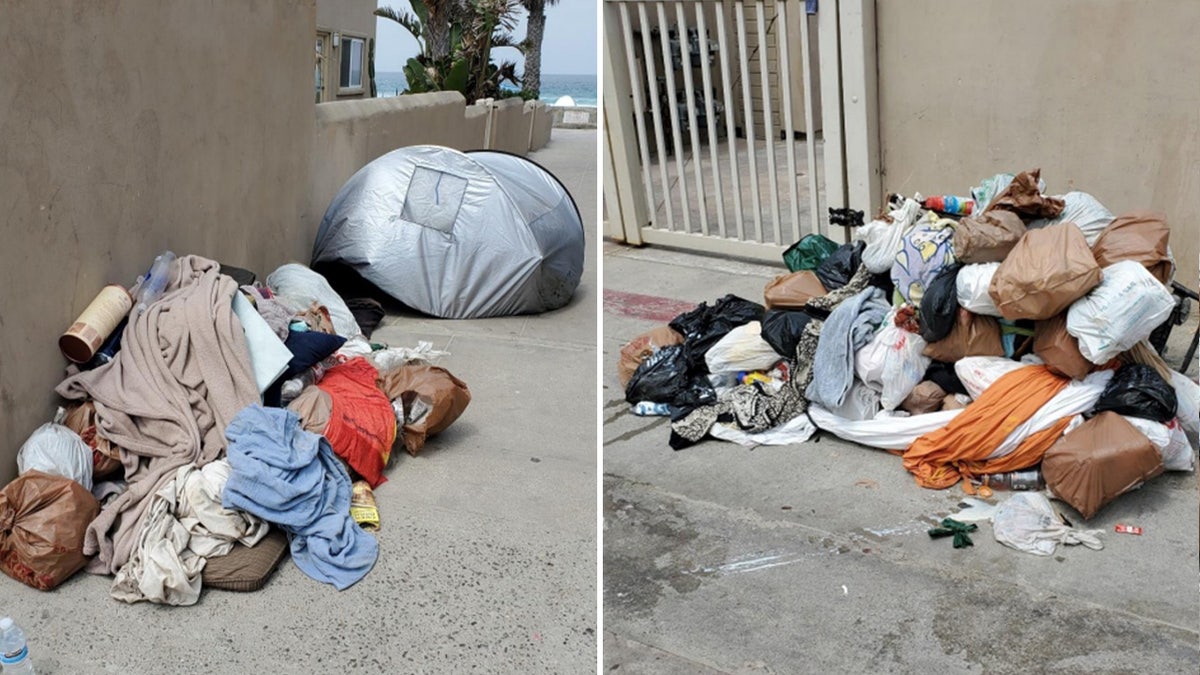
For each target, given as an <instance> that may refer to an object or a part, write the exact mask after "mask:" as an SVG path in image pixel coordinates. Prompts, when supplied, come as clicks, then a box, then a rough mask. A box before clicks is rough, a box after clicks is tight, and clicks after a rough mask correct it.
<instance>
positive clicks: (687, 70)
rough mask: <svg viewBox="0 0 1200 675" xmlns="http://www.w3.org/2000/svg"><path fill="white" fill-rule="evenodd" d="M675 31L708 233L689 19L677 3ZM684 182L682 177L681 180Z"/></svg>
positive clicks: (702, 225) (702, 215) (694, 168)
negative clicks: (689, 37)
mask: <svg viewBox="0 0 1200 675" xmlns="http://www.w3.org/2000/svg"><path fill="white" fill-rule="evenodd" d="M675 23H676V26H675V31H676V32H677V33H678V34H679V60H680V62H681V63H682V65H683V95H684V98H686V99H687V115H688V136H689V137H690V138H691V140H692V146H691V157H692V175H693V177H695V179H696V196H697V198H698V199H699V200H700V232H701V233H703V234H709V231H708V200H707V199H705V197H704V172H703V167H702V166H701V165H702V164H703V155H701V154H700V129H699V125H698V124H697V122H696V87H695V86H694V85H693V84H692V53H691V50H690V49H688V30H687V17H686V16H684V13H683V3H682V2H676V3H675ZM680 180H682V177H681V178H680Z"/></svg>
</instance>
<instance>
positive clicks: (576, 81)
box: [375, 71, 596, 107]
mask: <svg viewBox="0 0 1200 675" xmlns="http://www.w3.org/2000/svg"><path fill="white" fill-rule="evenodd" d="M407 86H408V84H407V82H406V81H405V80H404V73H398V72H383V71H379V72H377V73H375V88H376V91H377V92H378V94H379V96H380V97H388V96H396V95H397V94H399V93H400V92H402V91H404V88H405V87H407ZM505 89H515V87H512V86H507V85H506V86H505ZM560 96H570V97H571V98H573V99H575V105H584V106H592V107H595V106H596V76H595V75H547V74H544V73H543V74H542V93H541V96H540V98H541V100H543V101H545V102H546V103H554V102H555V101H557V100H558V98H559V97H560Z"/></svg>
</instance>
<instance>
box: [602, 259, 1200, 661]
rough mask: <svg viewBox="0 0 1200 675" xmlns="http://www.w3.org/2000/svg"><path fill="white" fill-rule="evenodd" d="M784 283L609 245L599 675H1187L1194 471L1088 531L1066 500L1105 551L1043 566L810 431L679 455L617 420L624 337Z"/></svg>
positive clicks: (1186, 329) (1193, 651) (1175, 344)
mask: <svg viewBox="0 0 1200 675" xmlns="http://www.w3.org/2000/svg"><path fill="white" fill-rule="evenodd" d="M784 271H786V270H784V269H783V268H782V265H780V266H775V267H773V266H765V265H756V264H750V263H740V262H731V261H728V260H722V259H716V258H707V257H701V256H695V255H690V254H685V253H679V252H673V251H667V250H663V249H634V248H628V247H623V246H617V245H615V244H611V243H606V245H605V249H604V289H605V309H604V318H603V345H602V347H603V352H604V355H603V359H604V367H603V373H602V383H603V401H604V421H603V423H604V497H603V499H604V504H603V508H604V528H603V539H604V593H603V602H604V669H605V672H608V673H626V672H628V673H649V674H665V673H801V672H804V673H808V672H813V673H865V672H887V673H1024V672H1052V673H1097V672H1122V673H1132V672H1137V673H1166V672H1179V673H1185V672H1187V673H1195V672H1197V671H1198V669H1200V596H1198V594H1197V590H1198V583H1197V582H1198V580H1200V578H1198V569H1200V551H1198V544H1197V532H1198V530H1200V522H1198V516H1200V505H1198V489H1197V476H1196V474H1192V473H1170V474H1165V475H1163V476H1161V477H1159V478H1156V479H1154V480H1153V481H1151V482H1150V483H1149V484H1147V485H1145V486H1144V487H1143V488H1142V489H1141V490H1138V491H1136V492H1134V493H1132V494H1127V495H1124V496H1122V497H1120V498H1118V499H1117V500H1116V501H1115V502H1113V503H1112V504H1110V505H1109V506H1107V507H1106V508H1105V509H1104V510H1102V511H1101V512H1100V513H1099V514H1097V515H1096V516H1095V517H1094V518H1093V519H1092V520H1091V521H1088V522H1086V523H1084V522H1083V520H1082V518H1080V517H1079V516H1078V514H1076V513H1075V512H1074V511H1072V510H1071V509H1070V508H1069V507H1066V506H1065V505H1062V508H1063V510H1064V512H1065V513H1066V514H1068V517H1069V518H1071V519H1072V520H1073V522H1074V523H1075V524H1076V525H1083V526H1086V527H1088V528H1097V529H1101V530H1103V531H1104V534H1103V535H1102V537H1101V538H1102V540H1103V543H1104V549H1103V550H1101V551H1093V550H1089V549H1085V548H1082V547H1072V548H1066V547H1059V549H1058V550H1057V552H1056V554H1055V555H1054V556H1051V557H1048V558H1041V557H1037V556H1033V555H1030V554H1026V553H1022V552H1018V551H1016V550H1013V549H1009V548H1006V547H1004V546H1002V545H1000V544H999V543H997V542H996V541H995V539H994V538H993V536H992V530H991V525H990V524H987V523H984V524H981V525H980V529H979V531H977V532H976V533H975V534H974V535H973V539H974V542H975V545H974V547H973V548H966V549H961V550H955V549H954V548H952V546H951V542H950V541H948V540H945V539H939V540H931V539H930V538H929V537H928V536H927V535H926V529H928V527H929V526H930V525H931V524H932V523H933V522H934V521H935V520H940V519H941V518H942V517H944V516H946V515H949V514H951V513H953V512H955V511H957V510H958V508H957V503H958V502H959V500H960V498H961V496H962V493H961V492H960V491H959V489H958V488H951V489H949V490H927V489H923V488H921V487H918V486H917V485H916V484H915V483H914V482H913V480H912V478H911V476H909V474H907V473H906V472H905V471H904V469H903V467H902V466H901V463H900V459H899V458H898V457H896V456H893V455H890V454H888V453H885V452H882V451H879V450H874V449H870V448H867V447H864V446H859V445H856V444H853V443H848V442H844V441H841V440H839V439H837V438H836V437H834V436H831V435H828V434H823V433H821V434H818V435H817V436H816V437H814V438H813V440H811V441H809V442H807V443H804V444H802V445H792V446H784V447H757V448H754V449H746V448H743V447H741V446H738V445H734V444H731V443H725V442H722V441H716V440H708V441H705V442H703V443H701V444H699V445H697V446H694V447H691V448H688V449H685V450H681V451H678V452H675V451H672V450H671V449H670V447H669V446H668V445H667V439H668V436H669V425H668V422H667V420H666V418H640V417H636V416H634V415H633V414H632V413H630V412H629V407H628V405H627V404H626V403H625V401H624V400H623V392H622V391H621V389H620V386H619V384H618V383H617V379H616V367H615V366H616V360H617V354H618V351H619V349H620V347H621V345H622V344H623V343H624V342H626V341H627V340H628V339H629V338H631V337H633V336H634V335H637V334H638V333H640V332H642V331H645V330H647V329H649V328H651V327H653V326H655V325H658V324H661V323H665V322H666V321H668V320H669V319H670V318H671V316H673V314H674V313H676V312H677V311H678V310H679V309H680V308H681V307H686V306H687V305H693V304H695V303H698V302H700V301H704V300H707V301H710V302H711V301H712V300H715V299H716V298H718V297H720V296H722V295H724V294H726V293H735V294H738V295H740V296H742V297H745V298H748V299H756V300H758V301H761V298H762V288H763V285H764V284H765V283H766V281H767V280H769V279H770V278H771V277H773V276H774V275H776V274H779V273H781V272H784ZM628 294H638V295H633V296H631V295H628ZM639 295H640V296H647V297H638V296H639ZM1195 328H1196V318H1195V316H1193V318H1192V320H1191V322H1190V323H1189V324H1187V325H1185V326H1183V327H1177V328H1176V329H1175V330H1174V332H1173V335H1172V338H1173V339H1172V343H1171V346H1170V351H1169V358H1168V361H1171V362H1173V363H1177V362H1178V360H1179V359H1181V358H1182V355H1183V352H1184V349H1185V348H1186V342H1187V340H1188V338H1190V336H1191V334H1192V332H1193V331H1194V330H1195ZM1190 374H1191V375H1192V376H1193V377H1195V375H1196V366H1195V364H1194V363H1193V365H1192V366H1191V370H1190ZM1004 494H1005V493H1003V492H998V493H997V495H998V496H999V497H1001V498H1003V496H1004ZM1056 504H1059V503H1058V502H1056ZM1117 523H1129V524H1133V525H1139V526H1141V527H1143V528H1144V530H1145V532H1144V534H1143V535H1142V536H1133V535H1125V534H1116V533H1114V532H1113V526H1114V525H1115V524H1117Z"/></svg>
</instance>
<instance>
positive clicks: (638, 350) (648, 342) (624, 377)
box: [617, 326, 683, 390]
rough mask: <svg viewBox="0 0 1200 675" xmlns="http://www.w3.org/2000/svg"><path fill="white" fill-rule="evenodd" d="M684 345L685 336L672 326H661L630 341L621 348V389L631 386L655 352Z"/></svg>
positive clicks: (618, 366) (618, 373) (618, 371)
mask: <svg viewBox="0 0 1200 675" xmlns="http://www.w3.org/2000/svg"><path fill="white" fill-rule="evenodd" d="M679 344H683V336H682V335H680V334H679V332H678V331H676V330H674V329H673V328H671V327H670V326H659V327H658V328H654V329H652V330H650V331H647V332H645V333H642V334H641V335H639V336H637V337H635V338H633V339H632V340H630V341H629V342H628V343H627V344H626V345H625V346H624V347H621V357H620V358H619V359H618V360H617V381H618V382H620V383H621V389H622V390H624V389H625V387H627V386H628V385H629V380H630V379H631V378H632V377H633V374H634V372H636V371H637V368H638V366H640V365H641V364H642V361H645V360H646V358H647V357H649V356H650V355H651V354H653V353H654V352H656V351H658V350H660V349H662V348H663V347H670V346H671V345H679Z"/></svg>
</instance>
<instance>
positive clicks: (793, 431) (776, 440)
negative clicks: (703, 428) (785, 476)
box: [708, 415, 817, 448]
mask: <svg viewBox="0 0 1200 675" xmlns="http://www.w3.org/2000/svg"><path fill="white" fill-rule="evenodd" d="M816 432H817V428H816V427H814V426H813V425H812V422H809V421H808V416H806V415H797V416H795V417H793V418H792V419H790V420H788V421H787V422H785V423H783V424H781V425H779V426H777V427H775V428H774V429H767V430H766V431H764V432H761V433H757V434H749V433H746V432H745V431H742V430H741V429H739V428H737V426H736V425H730V424H721V423H717V424H714V425H713V426H712V429H709V431H708V433H709V435H711V436H712V437H713V438H719V439H721V440H724V441H732V442H734V443H737V444H738V445H744V446H746V447H748V448H750V447H754V446H756V445H792V444H793V443H803V442H805V441H807V440H808V439H810V438H812V435H813V434H814V433H816Z"/></svg>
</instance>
